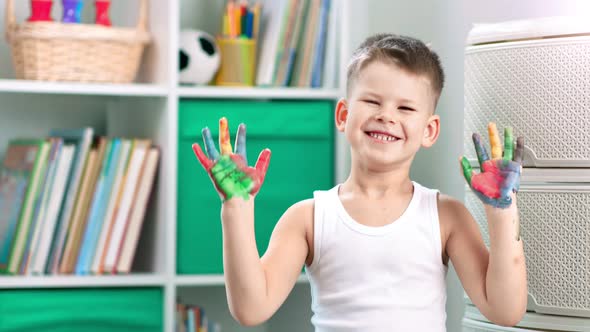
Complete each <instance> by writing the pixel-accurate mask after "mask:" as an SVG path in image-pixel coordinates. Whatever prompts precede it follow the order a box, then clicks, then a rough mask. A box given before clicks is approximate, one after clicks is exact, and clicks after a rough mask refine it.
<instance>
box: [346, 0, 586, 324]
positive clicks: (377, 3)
mask: <svg viewBox="0 0 590 332" xmlns="http://www.w3.org/2000/svg"><path fill="white" fill-rule="evenodd" d="M355 2H356V1H355ZM358 2H360V1H358ZM366 4H368V7H369V9H368V16H367V17H368V18H369V20H368V22H367V26H368V29H367V31H363V32H362V33H361V35H359V33H353V31H351V36H350V42H351V47H352V48H353V49H354V47H356V46H357V45H358V44H359V43H360V41H362V39H363V38H364V37H366V36H367V34H373V33H377V32H393V33H398V34H404V35H409V36H412V37H416V38H419V39H421V40H423V41H425V42H429V43H431V44H432V47H433V48H434V49H435V50H436V51H437V52H438V54H439V55H440V56H441V59H442V62H443V66H444V69H445V72H446V77H447V80H446V85H445V88H444V91H443V94H442V96H441V100H440V103H439V106H438V110H437V112H438V113H439V114H440V116H441V127H442V130H441V135H440V138H439V140H438V142H437V143H436V145H435V146H434V147H432V148H431V149H429V150H426V151H422V152H420V153H419V154H418V156H417V158H416V162H415V163H414V167H413V169H412V177H413V178H414V179H415V180H417V181H418V182H421V183H423V184H424V185H426V186H429V187H434V188H439V189H440V190H441V192H443V193H445V194H448V195H451V196H453V197H455V198H458V199H461V200H462V199H463V192H462V189H463V178H462V175H461V173H460V168H459V164H458V161H457V160H458V157H459V156H460V155H462V149H463V48H464V41H465V38H466V36H467V33H468V31H469V29H470V28H471V26H472V24H473V23H476V22H477V23H479V22H499V21H505V20H513V19H525V18H534V17H543V16H557V15H585V16H586V17H587V18H589V19H590V1H587V0H559V1H558V0H550V1H548V0H545V1H540V0H519V1H513V0H495V1H489V0H485V1H484V0H452V1H440V0H413V1H401V0H397V1H392V0H368V1H367V2H366V3H365V1H362V4H356V5H355V6H362V5H365V6H366ZM355 16H356V14H355V11H354V10H351V22H354V20H355ZM351 30H354V28H351ZM363 33H364V34H365V35H362V34H363ZM432 165H436V168H433V167H432ZM447 286H448V294H449V297H448V301H447V314H448V320H447V329H448V331H449V332H455V331H461V317H462V315H463V310H464V306H463V299H462V296H463V289H462V287H461V284H460V282H459V280H458V278H457V276H456V274H455V272H454V270H452V269H449V275H448V282H447Z"/></svg>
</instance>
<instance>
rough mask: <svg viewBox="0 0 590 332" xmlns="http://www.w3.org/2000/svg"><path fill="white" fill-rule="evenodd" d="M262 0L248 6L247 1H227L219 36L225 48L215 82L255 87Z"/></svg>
mask: <svg viewBox="0 0 590 332" xmlns="http://www.w3.org/2000/svg"><path fill="white" fill-rule="evenodd" d="M261 8H262V5H261V3H260V2H257V3H256V4H254V5H252V6H248V3H247V1H240V2H237V1H233V0H230V1H228V2H227V3H226V6H225V10H224V12H223V18H222V27H221V29H222V33H221V36H218V37H217V43H218V44H219V49H220V50H221V66H220V69H219V72H218V73H217V76H216V79H215V84H216V85H224V86H253V85H254V80H255V74H256V49H257V37H258V27H259V21H260V12H261Z"/></svg>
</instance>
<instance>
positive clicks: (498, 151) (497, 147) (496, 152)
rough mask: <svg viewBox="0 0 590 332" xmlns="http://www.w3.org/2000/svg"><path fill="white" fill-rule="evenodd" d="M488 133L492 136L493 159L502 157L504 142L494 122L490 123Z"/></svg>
mask: <svg viewBox="0 0 590 332" xmlns="http://www.w3.org/2000/svg"><path fill="white" fill-rule="evenodd" d="M488 134H489V136H490V146H491V148H492V159H500V158H502V142H501V141H500V135H499V134H498V128H497V127H496V124H495V123H494V122H490V123H489V124H488Z"/></svg>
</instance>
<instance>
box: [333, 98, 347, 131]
mask: <svg viewBox="0 0 590 332" xmlns="http://www.w3.org/2000/svg"><path fill="white" fill-rule="evenodd" d="M334 117H335V120H336V128H337V129H338V131H340V132H344V127H346V120H347V119H348V104H347V102H346V99H344V98H341V99H340V100H338V103H337V104H336V114H335V115H334Z"/></svg>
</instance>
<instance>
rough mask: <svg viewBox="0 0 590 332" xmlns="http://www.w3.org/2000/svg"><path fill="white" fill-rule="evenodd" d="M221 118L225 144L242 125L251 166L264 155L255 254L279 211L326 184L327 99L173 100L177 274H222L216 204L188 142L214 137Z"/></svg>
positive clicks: (329, 147)
mask: <svg viewBox="0 0 590 332" xmlns="http://www.w3.org/2000/svg"><path fill="white" fill-rule="evenodd" d="M222 116H225V117H227V119H228V122H229V126H230V135H231V139H232V145H233V141H234V135H235V133H236V130H237V126H238V124H239V123H240V122H244V123H245V124H246V125H247V138H246V144H247V151H248V161H249V164H250V165H254V164H255V162H256V159H257V158H258V154H259V153H260V151H262V149H264V148H269V149H271V151H272V156H271V161H270V165H269V168H268V172H267V176H266V178H265V182H264V184H263V186H262V188H261V190H260V192H259V194H258V195H257V197H256V211H255V218H256V219H255V220H256V223H255V225H256V226H255V233H256V242H257V246H258V250H259V253H260V254H261V255H262V254H263V253H264V251H265V250H266V247H267V246H268V240H269V238H270V234H271V232H272V230H273V229H274V226H275V224H276V222H277V221H278V219H279V218H280V217H281V215H282V214H283V212H284V211H285V210H286V209H287V208H288V207H289V206H291V205H292V204H294V203H296V202H297V201H300V200H303V199H307V198H311V197H313V191H314V190H322V189H329V188H331V187H332V186H333V185H334V180H333V179H334V133H333V132H334V131H333V123H332V119H333V104H332V103H331V102H290V101H269V102H258V101H245V102H239V101H227V102H224V101H198V102H181V105H180V114H179V121H180V123H179V129H180V137H179V144H178V148H179V151H178V206H177V208H178V228H177V253H178V255H177V272H178V273H180V274H208V273H222V272H223V264H222V263H223V261H222V237H221V221H220V208H221V203H220V200H219V197H218V195H217V193H216V192H215V190H214V188H213V185H212V183H211V180H210V179H209V177H208V175H207V173H206V172H205V171H204V170H203V168H202V167H201V165H200V164H199V162H198V161H197V159H196V158H195V156H194V154H193V152H192V149H191V145H192V143H194V142H198V143H199V144H201V145H202V138H201V129H202V128H203V127H205V126H208V127H209V128H211V131H212V134H213V136H214V139H215V141H217V139H218V135H217V133H218V123H219V118H221V117H222Z"/></svg>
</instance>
